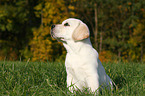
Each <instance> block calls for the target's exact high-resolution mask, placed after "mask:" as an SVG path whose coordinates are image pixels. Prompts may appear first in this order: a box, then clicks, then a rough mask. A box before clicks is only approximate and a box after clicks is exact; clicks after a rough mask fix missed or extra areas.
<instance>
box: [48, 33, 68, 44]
mask: <svg viewBox="0 0 145 96" xmlns="http://www.w3.org/2000/svg"><path fill="white" fill-rule="evenodd" d="M51 37H52V38H54V39H56V40H57V41H59V42H62V43H66V41H65V39H64V37H57V36H55V35H54V33H53V30H51ZM66 44H67V43H66Z"/></svg>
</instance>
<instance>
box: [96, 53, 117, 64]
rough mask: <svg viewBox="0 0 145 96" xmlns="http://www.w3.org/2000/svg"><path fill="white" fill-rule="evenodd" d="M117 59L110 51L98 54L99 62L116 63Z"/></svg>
mask: <svg viewBox="0 0 145 96" xmlns="http://www.w3.org/2000/svg"><path fill="white" fill-rule="evenodd" d="M114 57H117V56H115V55H114V54H113V53H112V52H111V51H105V50H104V51H102V52H100V53H99V59H100V61H101V62H111V61H116V60H117V58H114Z"/></svg>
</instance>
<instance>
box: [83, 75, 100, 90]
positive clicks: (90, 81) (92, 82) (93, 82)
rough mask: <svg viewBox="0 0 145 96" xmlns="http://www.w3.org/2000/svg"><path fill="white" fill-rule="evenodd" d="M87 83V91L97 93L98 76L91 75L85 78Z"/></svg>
mask: <svg viewBox="0 0 145 96" xmlns="http://www.w3.org/2000/svg"><path fill="white" fill-rule="evenodd" d="M86 81H87V85H88V87H89V89H90V90H91V92H95V91H97V92H98V88H99V76H98V74H93V75H90V76H88V77H87V79H86Z"/></svg>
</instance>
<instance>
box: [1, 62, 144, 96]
mask: <svg viewBox="0 0 145 96" xmlns="http://www.w3.org/2000/svg"><path fill="white" fill-rule="evenodd" d="M103 66H104V68H105V70H106V73H107V74H108V75H109V76H110V77H111V79H112V80H113V81H114V82H115V84H116V86H117V87H114V90H113V92H109V91H107V90H103V91H102V93H99V95H103V96H107V95H108V96H110V95H113V96H117V95H121V96H127V95H128V96H135V95H137V96H143V94H145V64H143V63H122V62H119V63H103ZM112 93H113V94H112ZM0 95H1V96H3V95H11V96H20V95H24V96H26V95H29V96H32V95H33V96H40V95H41V96H49V95H51V96H55V95H57V96H65V95H73V94H72V93H70V92H69V91H68V89H67V87H66V71H65V66H64V62H47V63H43V62H19V61H17V62H11V61H7V62H5V61H1V62H0ZM74 95H77V96H78V95H81V96H84V95H86V96H88V95H90V96H93V94H91V93H89V92H88V91H83V92H80V91H77V92H75V93H74Z"/></svg>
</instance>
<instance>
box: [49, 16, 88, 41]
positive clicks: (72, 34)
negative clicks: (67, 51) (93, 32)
mask: <svg viewBox="0 0 145 96" xmlns="http://www.w3.org/2000/svg"><path fill="white" fill-rule="evenodd" d="M89 34H90V33H89V29H88V27H87V25H86V24H85V23H83V22H82V21H80V20H78V19H74V18H70V19H67V20H65V21H63V22H62V24H56V25H52V27H51V36H52V37H53V38H55V39H57V40H58V41H61V42H67V41H68V40H73V41H80V40H83V39H86V38H89Z"/></svg>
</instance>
